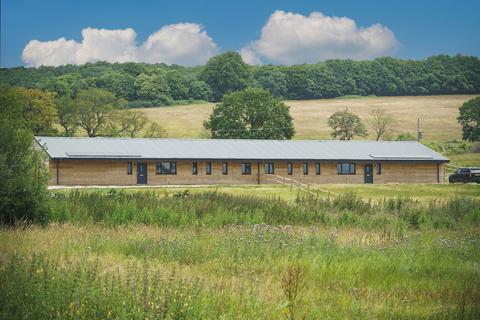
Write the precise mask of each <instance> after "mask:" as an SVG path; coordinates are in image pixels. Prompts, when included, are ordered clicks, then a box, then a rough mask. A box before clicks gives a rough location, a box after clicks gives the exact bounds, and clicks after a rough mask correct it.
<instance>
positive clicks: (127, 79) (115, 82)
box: [97, 72, 135, 101]
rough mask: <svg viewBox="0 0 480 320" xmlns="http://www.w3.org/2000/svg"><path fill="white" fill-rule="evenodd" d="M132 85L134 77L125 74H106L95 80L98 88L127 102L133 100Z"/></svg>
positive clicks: (133, 90)
mask: <svg viewBox="0 0 480 320" xmlns="http://www.w3.org/2000/svg"><path fill="white" fill-rule="evenodd" d="M134 83H135V77H133V76H132V75H130V74H128V73H126V72H108V73H105V74H103V75H102V76H101V77H100V78H99V79H98V80H97V85H98V86H99V87H100V88H103V89H105V90H108V91H110V92H111V93H113V94H114V95H116V96H117V97H121V98H124V99H126V100H129V101H131V100H135V86H134Z"/></svg>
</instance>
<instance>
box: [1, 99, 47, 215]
mask: <svg viewBox="0 0 480 320" xmlns="http://www.w3.org/2000/svg"><path fill="white" fill-rule="evenodd" d="M23 103H24V101H23V99H22V97H19V96H18V94H17V93H16V92H15V91H14V90H0V137H1V139H0V222H1V223H5V224H14V223H15V222H17V221H25V220H28V221H37V222H43V221H45V219H46V216H47V213H48V210H49V209H48V191H47V181H48V172H47V169H46V166H45V163H44V159H43V158H42V154H41V153H40V152H37V151H36V150H35V149H34V147H33V133H32V131H31V129H30V126H29V123H28V122H27V121H25V119H24V118H23V117H22V113H23V108H24V106H23Z"/></svg>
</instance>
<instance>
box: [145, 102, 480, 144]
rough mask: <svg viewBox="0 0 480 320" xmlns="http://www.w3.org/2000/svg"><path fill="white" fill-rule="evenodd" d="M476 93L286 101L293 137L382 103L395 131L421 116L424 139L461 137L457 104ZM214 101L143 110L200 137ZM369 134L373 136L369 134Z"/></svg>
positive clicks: (170, 127)
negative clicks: (333, 116)
mask: <svg viewBox="0 0 480 320" xmlns="http://www.w3.org/2000/svg"><path fill="white" fill-rule="evenodd" d="M474 97H475V95H448V96H415V97H412V96H407V97H364V98H353V99H320V100H298V101H297V100H292V101H286V104H287V105H289V106H290V107H291V109H290V112H291V114H292V116H293V118H294V124H295V130H296V134H295V137H294V138H295V139H330V136H329V135H330V128H329V127H328V124H327V119H328V117H329V116H330V115H331V114H332V113H334V112H336V111H338V110H341V109H343V108H345V107H348V108H349V109H350V110H351V111H352V112H355V113H356V114H358V115H359V116H360V117H361V118H362V119H363V120H365V119H367V118H368V117H369V114H368V112H369V110H370V109H371V108H372V107H383V108H385V109H386V110H387V112H388V113H390V114H391V115H392V116H393V117H394V118H395V119H396V121H397V126H396V127H397V132H398V133H407V132H409V133H411V134H413V135H415V133H416V130H417V118H420V119H421V122H422V129H423V131H424V132H425V141H426V142H428V141H448V140H454V139H461V130H460V127H459V126H458V123H457V117H458V108H459V107H460V106H461V105H462V104H463V103H464V102H465V101H467V100H469V99H472V98H474ZM212 107H213V104H210V103H205V104H192V105H186V106H174V107H161V108H146V109H141V110H143V111H144V112H145V113H146V115H147V116H148V117H149V118H150V119H151V120H153V121H156V122H158V123H159V124H161V125H162V126H163V127H164V128H165V130H166V131H167V134H168V136H169V137H171V138H203V137H205V136H206V132H205V131H204V129H203V125H202V124H203V121H204V120H206V119H207V118H208V117H209V115H210V114H211V112H212ZM370 138H372V137H370Z"/></svg>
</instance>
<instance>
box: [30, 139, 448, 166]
mask: <svg viewBox="0 0 480 320" xmlns="http://www.w3.org/2000/svg"><path fill="white" fill-rule="evenodd" d="M35 139H36V141H37V142H38V143H39V144H40V145H41V146H42V147H43V148H44V149H45V150H46V152H47V153H48V155H49V156H50V157H51V158H54V159H171V160H175V159H211V160H217V159H218V160H220V159H231V160H353V161H375V160H377V161H379V160H382V161H449V160H448V159H447V158H446V157H444V156H442V155H441V154H439V153H437V152H435V151H433V150H431V149H430V148H427V147H426V146H424V145H422V144H421V143H418V142H415V141H335V140H323V141H321V140H246V139H245V140H242V139H142V138H76V137H75V138H71V137H70V138H67V137H35Z"/></svg>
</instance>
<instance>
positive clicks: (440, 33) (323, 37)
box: [0, 0, 480, 67]
mask: <svg viewBox="0 0 480 320" xmlns="http://www.w3.org/2000/svg"><path fill="white" fill-rule="evenodd" d="M0 1H1V39H0V41H1V42H0V46H1V50H0V53H1V56H0V66H1V67H13V66H40V65H62V64H68V63H72V64H83V63H86V62H94V61H99V60H104V61H109V62H126V61H141V62H148V63H159V62H165V63H168V64H172V63H175V64H180V65H186V66H193V65H199V64H204V63H205V62H206V61H207V60H208V59H209V58H210V57H211V56H213V55H216V54H218V53H221V52H225V51H229V50H233V51H237V52H239V53H240V54H241V55H242V57H243V58H244V60H245V61H246V62H247V63H249V64H266V63H272V64H285V65H292V64H300V63H314V62H318V61H323V60H326V59H333V58H350V59H356V60H359V59H374V58H376V57H381V56H394V57H398V58H404V59H422V58H426V57H428V56H431V55H436V54H450V55H454V54H458V53H459V54H463V55H473V56H480V36H479V34H480V33H479V31H480V16H479V14H478V13H479V12H480V1H478V0H477V1H470V0H466V1H459V0H457V1H445V0H436V1H432V0H424V1H422V0H415V1H407V0H403V1H396V0H391V1H384V0H383V1H373V0H372V1H369V0H363V1H359V0H356V1H355V0H350V1H342V0H337V1H333V0H332V1H326V0H324V1H301V0H300V1H299V0H297V1H268V0H262V1H259V0H257V1H250V0H242V1H225V0H224V1H220V0H218V1H200V0H197V1H193V0H192V1H182V0H175V1H171V0H169V1H159V0H157V1H153V0H150V1H146V0H145V1H143V0H136V1H126V0H122V1H121V0H117V1H111V0H102V1H100V0H96V1H90V0H82V1H73V0H71V1H70V0H35V1H34V0H0Z"/></svg>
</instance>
